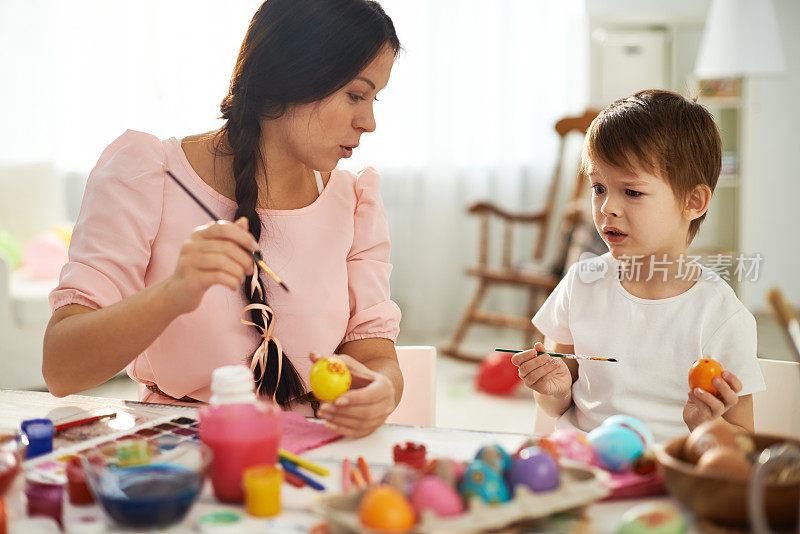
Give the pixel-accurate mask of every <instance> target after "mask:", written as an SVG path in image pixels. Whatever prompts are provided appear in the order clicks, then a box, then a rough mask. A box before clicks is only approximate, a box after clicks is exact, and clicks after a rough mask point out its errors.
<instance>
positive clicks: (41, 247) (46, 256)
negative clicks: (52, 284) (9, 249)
mask: <svg viewBox="0 0 800 534" xmlns="http://www.w3.org/2000/svg"><path fill="white" fill-rule="evenodd" d="M66 262H67V246H66V244H65V243H64V240H63V239H61V238H60V237H58V236H57V235H55V234H54V233H52V232H42V233H40V234H36V235H35V236H33V238H31V240H30V241H28V243H27V244H26V245H25V248H24V249H23V251H22V265H23V268H24V269H25V272H26V273H27V275H28V276H29V277H30V278H32V279H34V280H51V279H54V278H58V275H59V273H60V272H61V267H63V266H64V264H65V263H66Z"/></svg>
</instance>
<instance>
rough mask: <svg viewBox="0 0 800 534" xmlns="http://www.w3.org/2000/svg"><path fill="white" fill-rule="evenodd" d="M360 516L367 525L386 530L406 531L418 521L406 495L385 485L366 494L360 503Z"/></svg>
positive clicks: (363, 523)
mask: <svg viewBox="0 0 800 534" xmlns="http://www.w3.org/2000/svg"><path fill="white" fill-rule="evenodd" d="M358 517H359V519H360V521H361V524H362V525H364V526H365V527H369V528H374V529H379V530H384V531H386V532H405V531H408V530H411V529H412V528H413V527H414V523H415V522H416V517H415V515H414V508H413V507H412V506H411V503H410V502H408V499H406V497H405V495H403V494H402V493H400V492H399V491H397V490H396V489H394V488H393V487H391V486H385V485H379V486H376V487H374V488H372V489H370V490H368V491H367V492H366V493H365V494H364V497H363V498H362V499H361V502H360V503H359V505H358Z"/></svg>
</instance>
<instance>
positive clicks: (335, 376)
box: [309, 356, 351, 402]
mask: <svg viewBox="0 0 800 534" xmlns="http://www.w3.org/2000/svg"><path fill="white" fill-rule="evenodd" d="M350 380H351V378H350V370H349V369H348V368H347V366H346V365H345V363H344V362H343V361H342V360H340V359H339V358H336V357H334V356H330V357H328V358H320V359H319V360H317V361H316V362H314V365H313V366H312V367H311V374H310V376H309V383H310V384H311V391H313V392H314V396H315V397H317V398H318V399H319V400H321V401H324V402H331V401H334V400H336V397H338V396H339V395H341V394H342V393H345V392H346V391H347V390H349V389H350Z"/></svg>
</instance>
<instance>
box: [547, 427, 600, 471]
mask: <svg viewBox="0 0 800 534" xmlns="http://www.w3.org/2000/svg"><path fill="white" fill-rule="evenodd" d="M549 439H550V441H552V442H553V443H555V445H556V447H557V448H558V452H559V453H560V454H561V457H562V458H568V459H570V460H572V461H574V462H578V463H581V464H585V465H595V464H596V463H597V454H596V453H595V451H594V448H592V444H591V443H589V440H588V439H586V436H585V435H584V434H583V433H581V432H578V431H577V430H570V429H562V430H556V431H555V432H553V433H552V434H550V436H549Z"/></svg>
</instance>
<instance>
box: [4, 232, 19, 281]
mask: <svg viewBox="0 0 800 534" xmlns="http://www.w3.org/2000/svg"><path fill="white" fill-rule="evenodd" d="M0 256H3V257H4V258H5V259H6V262H8V265H9V267H11V270H12V271H13V270H14V269H16V268H17V267H19V265H20V264H21V263H22V245H20V244H19V241H17V238H16V237H14V236H13V235H11V234H9V233H8V232H5V231H3V230H0Z"/></svg>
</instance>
